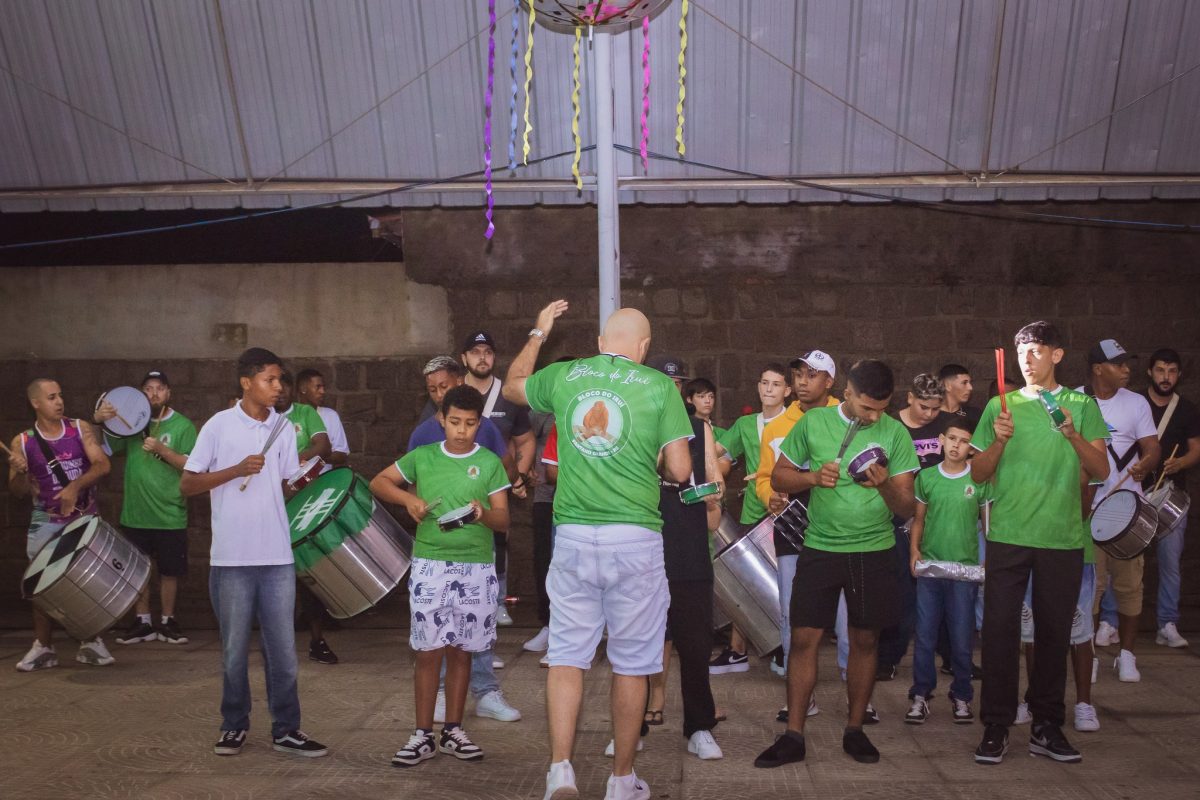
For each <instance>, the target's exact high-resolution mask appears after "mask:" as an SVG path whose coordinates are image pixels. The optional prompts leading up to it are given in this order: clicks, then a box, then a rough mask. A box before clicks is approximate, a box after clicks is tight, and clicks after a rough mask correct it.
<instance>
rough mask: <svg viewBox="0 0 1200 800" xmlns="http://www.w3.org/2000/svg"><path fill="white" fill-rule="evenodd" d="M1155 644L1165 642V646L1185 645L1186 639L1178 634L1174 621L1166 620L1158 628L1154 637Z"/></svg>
mask: <svg viewBox="0 0 1200 800" xmlns="http://www.w3.org/2000/svg"><path fill="white" fill-rule="evenodd" d="M1154 643H1155V644H1165V645H1166V646H1167V647H1187V644H1188V642H1187V639H1185V638H1183V637H1182V636H1180V635H1179V629H1178V628H1176V627H1175V623H1174V622H1168V623H1167V624H1166V625H1163V626H1162V627H1161V628H1159V629H1158V636H1155V637H1154Z"/></svg>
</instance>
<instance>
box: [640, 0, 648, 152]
mask: <svg viewBox="0 0 1200 800" xmlns="http://www.w3.org/2000/svg"><path fill="white" fill-rule="evenodd" d="M639 154H640V155H641V157H642V171H643V172H647V171H649V169H650V161H649V157H650V18H649V17H642V142H641V147H640V148H639Z"/></svg>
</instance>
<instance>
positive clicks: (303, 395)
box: [296, 369, 350, 475]
mask: <svg viewBox="0 0 1200 800" xmlns="http://www.w3.org/2000/svg"><path fill="white" fill-rule="evenodd" d="M296 400H297V402H300V403H304V404H306V405H310V406H312V407H313V408H315V409H316V410H317V413H318V414H320V415H321V421H322V422H324V423H325V432H326V433H328V434H329V444H330V447H331V450H330V453H329V456H328V457H327V458H326V459H325V466H324V467H323V468H322V469H321V474H322V475H324V474H325V473H326V472H329V470H331V469H333V468H334V467H344V466H346V463H347V461H348V460H349V456H350V442H349V441H347V439H346V428H345V426H343V425H342V418H341V417H340V416H338V412H336V411H334V410H333V409H332V408H330V407H329V406H327V405H325V376H324V375H322V374H321V373H320V371H319V370H315V369H302V370H300V371H299V372H298V373H296Z"/></svg>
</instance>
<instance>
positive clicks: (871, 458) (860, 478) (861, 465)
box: [846, 442, 888, 483]
mask: <svg viewBox="0 0 1200 800" xmlns="http://www.w3.org/2000/svg"><path fill="white" fill-rule="evenodd" d="M872 464H878V465H879V466H881V467H886V466H887V465H888V457H887V453H886V452H884V449H883V447H882V446H881V445H878V444H876V443H875V442H871V443H870V444H869V445H867V447H866V449H865V450H863V451H862V452H861V453H859V454H858V455H856V456H855V457H854V458H852V459H850V465H849V466H848V467H846V472H848V473H849V474H850V477H851V478H853V479H854V480H855V482H857V483H864V482H865V481H866V480H867V469H868V468H869V467H870V466H871V465H872Z"/></svg>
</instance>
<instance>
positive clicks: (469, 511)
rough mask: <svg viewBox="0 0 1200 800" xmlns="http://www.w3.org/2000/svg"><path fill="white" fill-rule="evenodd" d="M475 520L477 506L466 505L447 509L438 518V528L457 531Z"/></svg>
mask: <svg viewBox="0 0 1200 800" xmlns="http://www.w3.org/2000/svg"><path fill="white" fill-rule="evenodd" d="M474 521H475V506H472V505H466V506H463V507H462V508H456V509H454V510H453V511H447V512H446V513H445V514H442V515H441V516H440V517H438V519H437V523H438V528H440V529H441V530H443V531H456V530H458V529H459V528H464V527H466V526H467V525H469V524H471V523H472V522H474Z"/></svg>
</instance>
